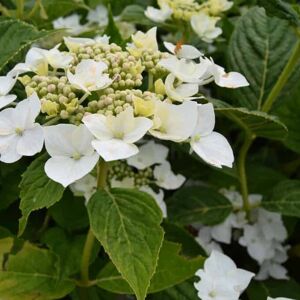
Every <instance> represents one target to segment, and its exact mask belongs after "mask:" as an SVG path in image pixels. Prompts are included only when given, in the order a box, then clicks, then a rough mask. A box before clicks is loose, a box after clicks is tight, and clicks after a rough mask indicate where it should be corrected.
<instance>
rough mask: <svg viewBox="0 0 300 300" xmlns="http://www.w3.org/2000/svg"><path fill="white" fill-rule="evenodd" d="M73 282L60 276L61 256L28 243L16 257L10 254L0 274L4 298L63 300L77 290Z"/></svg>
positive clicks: (10, 299)
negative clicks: (58, 257)
mask: <svg viewBox="0 0 300 300" xmlns="http://www.w3.org/2000/svg"><path fill="white" fill-rule="evenodd" d="M74 286H75V285H74V283H73V282H72V281H71V280H69V279H64V280H62V279H60V278H59V276H58V261H57V257H56V256H55V255H54V254H53V253H51V252H50V251H48V250H45V249H40V248H37V247H35V246H33V245H31V244H29V243H28V242H26V243H25V244H24V246H23V248H22V249H21V251H20V252H18V253H17V254H15V255H12V254H11V255H10V256H9V258H8V261H7V263H6V269H5V270H3V271H0V295H1V299H5V300H17V299H37V300H48V299H60V298H62V297H64V296H65V295H67V294H69V293H70V291H71V290H72V289H73V288H74Z"/></svg>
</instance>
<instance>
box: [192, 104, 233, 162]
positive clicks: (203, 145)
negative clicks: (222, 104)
mask: <svg viewBox="0 0 300 300" xmlns="http://www.w3.org/2000/svg"><path fill="white" fill-rule="evenodd" d="M197 107H198V121H197V125H196V126H195V129H194V132H193V134H192V138H191V142H190V144H191V147H192V149H193V151H195V152H196V153H197V154H198V155H199V156H200V157H201V158H202V159H203V160H204V161H205V162H207V163H208V164H211V165H213V166H215V167H218V168H221V167H222V166H227V167H229V168H231V167H232V164H233V161H234V156H233V152H232V149H231V146H230V144H229V143H228V141H227V139H226V138H225V137H224V136H223V135H221V134H220V133H217V132H215V131H213V129H214V127H215V113H214V109H213V106H212V104H211V103H208V104H203V105H201V104H200V105H198V106H197Z"/></svg>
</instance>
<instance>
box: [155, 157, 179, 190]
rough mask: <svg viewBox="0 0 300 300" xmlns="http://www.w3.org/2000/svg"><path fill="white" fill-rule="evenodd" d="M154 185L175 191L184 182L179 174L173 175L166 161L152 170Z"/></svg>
mask: <svg viewBox="0 0 300 300" xmlns="http://www.w3.org/2000/svg"><path fill="white" fill-rule="evenodd" d="M153 175H154V178H155V183H156V184H157V185H158V186H160V187H162V188H164V189H166V190H175V189H178V188H179V187H180V186H181V185H183V183H184V182H185V177H184V176H183V175H181V174H177V175H176V174H174V173H173V171H172V170H171V165H170V163H169V162H168V161H165V162H164V163H162V164H161V165H158V166H155V167H154V170H153Z"/></svg>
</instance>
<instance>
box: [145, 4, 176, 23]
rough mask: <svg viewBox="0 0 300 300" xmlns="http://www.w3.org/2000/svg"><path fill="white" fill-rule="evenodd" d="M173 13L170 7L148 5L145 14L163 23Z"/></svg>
mask: <svg viewBox="0 0 300 300" xmlns="http://www.w3.org/2000/svg"><path fill="white" fill-rule="evenodd" d="M171 14H172V10H171V9H170V8H168V9H167V8H166V9H164V10H162V9H157V8H155V7H152V6H148V7H147V9H146V11H145V16H146V17H147V18H149V19H150V20H152V21H154V22H156V23H162V22H164V21H166V20H167V19H169V17H170V16H171Z"/></svg>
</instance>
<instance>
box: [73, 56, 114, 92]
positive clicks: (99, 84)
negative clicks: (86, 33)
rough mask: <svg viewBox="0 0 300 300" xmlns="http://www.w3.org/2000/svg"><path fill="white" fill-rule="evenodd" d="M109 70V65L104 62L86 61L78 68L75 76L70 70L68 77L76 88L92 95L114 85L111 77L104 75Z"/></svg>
mask: <svg viewBox="0 0 300 300" xmlns="http://www.w3.org/2000/svg"><path fill="white" fill-rule="evenodd" d="M107 68H108V67H107V64H105V63H104V62H102V61H99V62H96V61H94V60H92V59H84V60H82V61H81V62H80V63H79V64H78V65H77V66H76V68H75V73H74V74H73V73H71V71H69V70H68V72H67V77H68V80H69V82H70V83H71V84H72V85H73V86H74V87H76V88H77V89H81V90H83V91H84V92H86V93H91V92H92V91H97V90H101V89H104V88H106V87H108V86H109V85H110V84H111V83H112V80H111V79H110V78H109V75H108V74H106V73H103V72H104V71H106V70H107Z"/></svg>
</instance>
